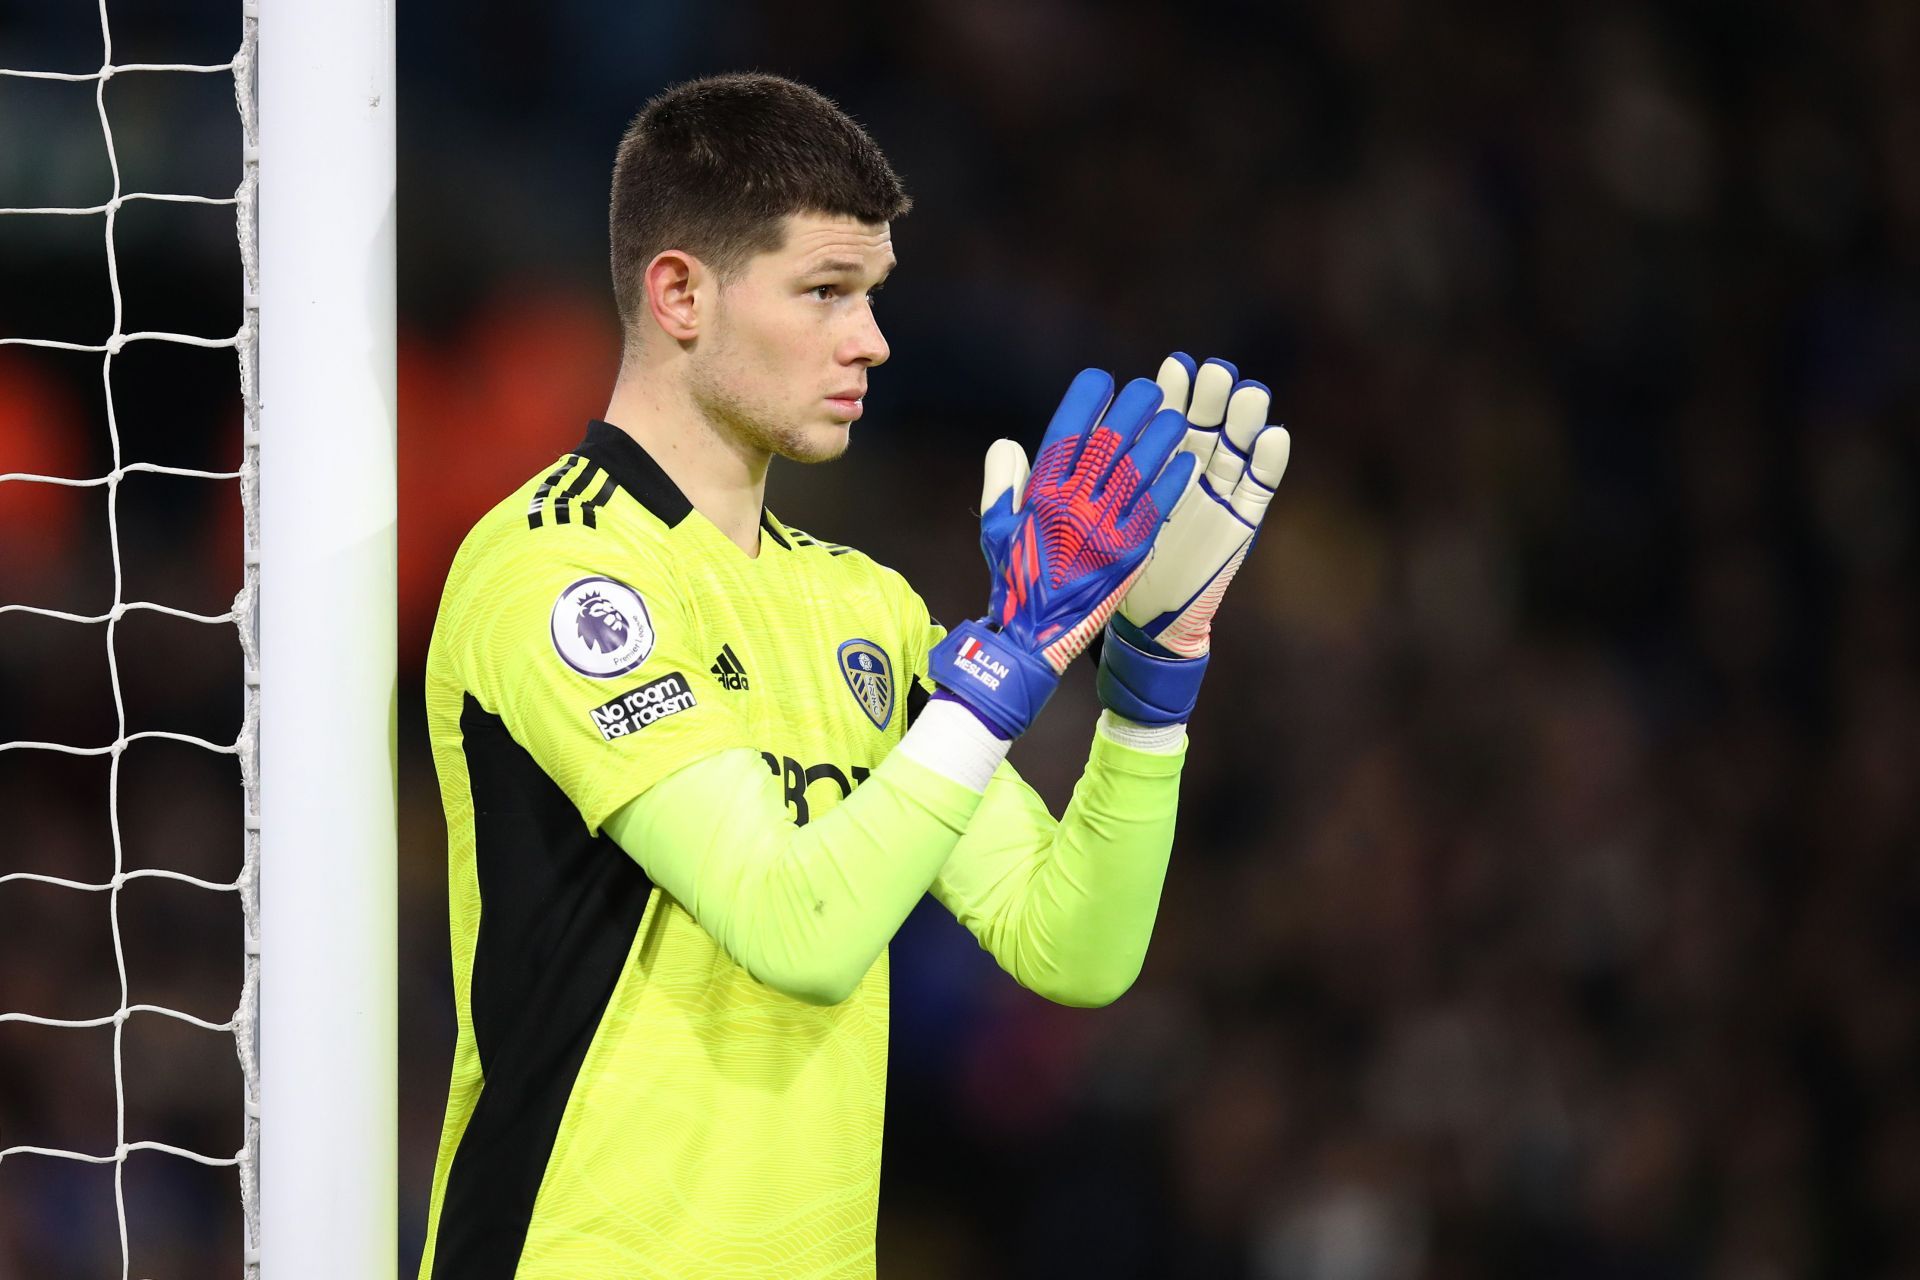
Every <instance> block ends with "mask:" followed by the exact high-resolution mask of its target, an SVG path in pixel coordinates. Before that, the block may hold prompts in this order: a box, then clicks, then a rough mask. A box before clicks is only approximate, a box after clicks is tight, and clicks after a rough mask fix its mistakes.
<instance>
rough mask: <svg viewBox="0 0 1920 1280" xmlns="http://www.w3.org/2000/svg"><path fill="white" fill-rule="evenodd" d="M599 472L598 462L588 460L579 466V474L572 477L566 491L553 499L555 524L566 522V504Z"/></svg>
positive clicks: (567, 516)
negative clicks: (584, 464)
mask: <svg viewBox="0 0 1920 1280" xmlns="http://www.w3.org/2000/svg"><path fill="white" fill-rule="evenodd" d="M599 474H600V464H599V463H597V462H589V463H587V465H586V466H584V467H582V468H580V474H579V475H577V476H575V477H574V478H573V483H572V484H570V485H568V486H567V489H566V492H565V493H562V494H561V495H560V496H559V497H558V498H555V499H554V500H553V522H554V523H555V524H565V523H567V520H568V518H569V516H570V514H571V513H570V511H569V510H568V507H567V504H568V503H569V502H572V501H573V500H574V499H575V498H577V497H579V496H580V495H581V494H583V493H585V492H586V491H587V486H588V485H589V484H592V483H593V478H594V477H595V476H597V475H599Z"/></svg>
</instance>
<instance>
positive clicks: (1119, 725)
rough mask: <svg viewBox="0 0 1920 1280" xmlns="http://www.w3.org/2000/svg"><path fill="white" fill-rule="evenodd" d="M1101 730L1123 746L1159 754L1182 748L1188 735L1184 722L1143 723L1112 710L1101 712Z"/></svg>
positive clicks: (1168, 753)
mask: <svg viewBox="0 0 1920 1280" xmlns="http://www.w3.org/2000/svg"><path fill="white" fill-rule="evenodd" d="M1099 732H1101V733H1104V734H1106V735H1107V736H1108V737H1109V738H1112V739H1113V740H1114V741H1115V742H1117V743H1119V744H1120V745H1121V746H1123V747H1132V748H1133V749H1134V750H1135V751H1152V752H1154V753H1156V754H1158V755H1172V754H1173V753H1174V752H1176V751H1178V750H1179V749H1180V740H1181V739H1182V738H1184V737H1185V736H1186V733H1187V726H1186V725H1184V724H1178V723H1176V724H1141V723H1140V722H1139V721H1137V720H1129V719H1127V718H1126V717H1125V716H1117V715H1115V714H1113V712H1111V711H1102V712H1101V713H1100V726H1099Z"/></svg>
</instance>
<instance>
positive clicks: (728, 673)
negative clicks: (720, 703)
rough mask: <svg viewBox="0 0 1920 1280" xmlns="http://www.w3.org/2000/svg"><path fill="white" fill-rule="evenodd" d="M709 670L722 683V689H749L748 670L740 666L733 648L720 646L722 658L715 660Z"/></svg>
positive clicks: (725, 645)
mask: <svg viewBox="0 0 1920 1280" xmlns="http://www.w3.org/2000/svg"><path fill="white" fill-rule="evenodd" d="M707 670H709V671H711V672H713V674H714V676H715V677H717V678H718V679H719V681H720V687H721V688H722V689H744V688H746V687H747V669H746V668H745V667H743V666H741V665H740V659H739V657H738V656H737V655H736V654H735V653H734V652H733V646H732V645H730V644H723V645H721V646H720V656H719V657H717V658H715V659H714V660H713V665H712V666H711V667H708V668H707Z"/></svg>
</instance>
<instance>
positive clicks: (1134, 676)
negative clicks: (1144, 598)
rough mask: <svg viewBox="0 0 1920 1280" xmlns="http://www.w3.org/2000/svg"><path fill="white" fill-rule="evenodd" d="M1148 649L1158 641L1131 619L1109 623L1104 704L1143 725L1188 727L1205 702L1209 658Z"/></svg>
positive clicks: (1103, 670)
mask: <svg viewBox="0 0 1920 1280" xmlns="http://www.w3.org/2000/svg"><path fill="white" fill-rule="evenodd" d="M1128 633H1131V634H1128ZM1147 645H1153V641H1152V640H1150V639H1148V638H1147V637H1146V635H1145V634H1144V633H1143V632H1141V630H1140V629H1139V628H1138V627H1134V626H1131V625H1129V624H1128V623H1127V622H1126V620H1125V619H1123V618H1119V617H1116V618H1115V619H1114V620H1113V621H1112V622H1110V623H1108V624H1107V639H1106V643H1105V644H1103V645H1102V646H1101V648H1100V679H1099V683H1098V686H1097V687H1098V689H1099V692H1100V703H1101V705H1102V706H1104V707H1106V708H1107V709H1108V710H1109V711H1112V712H1113V713H1114V714H1115V715H1117V716H1125V717H1126V718H1127V719H1129V720H1132V721H1135V722H1136V723H1139V724H1180V723H1184V722H1185V721H1187V720H1188V719H1190V718H1192V716H1193V704H1194V703H1195V702H1197V701H1199V698H1200V681H1201V680H1202V678H1204V677H1205V676H1206V674H1207V655H1205V654H1202V655H1201V656H1200V657H1198V658H1174V657H1166V656H1162V655H1161V654H1155V653H1149V652H1148V651H1147V649H1146V648H1145V646H1147ZM1153 647H1154V648H1159V646H1158V645H1153Z"/></svg>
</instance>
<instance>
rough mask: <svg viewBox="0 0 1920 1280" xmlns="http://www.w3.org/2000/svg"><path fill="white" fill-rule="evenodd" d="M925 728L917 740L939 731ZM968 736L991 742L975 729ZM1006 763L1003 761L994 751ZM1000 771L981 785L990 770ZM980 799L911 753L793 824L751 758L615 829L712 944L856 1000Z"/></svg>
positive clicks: (671, 794) (815, 990)
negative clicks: (856, 990) (801, 822)
mask: <svg viewBox="0 0 1920 1280" xmlns="http://www.w3.org/2000/svg"><path fill="white" fill-rule="evenodd" d="M943 714H944V715H946V716H949V717H953V716H958V717H969V713H968V712H965V711H962V710H960V709H959V708H958V707H953V708H951V709H949V710H948V711H947V712H944V713H937V714H934V715H931V716H927V717H923V718H922V724H921V725H920V726H916V728H915V729H913V730H911V731H910V737H911V736H912V735H922V736H925V735H930V734H934V733H937V732H938V725H937V724H934V723H931V721H938V720H939V719H940V718H941V716H942V715H943ZM955 723H956V724H959V725H960V728H959V732H960V733H962V734H970V735H972V736H976V737H977V736H979V735H980V731H978V730H977V729H975V728H973V727H971V721H970V719H968V720H967V721H964V722H961V721H956V722H955ZM993 754H994V757H995V758H997V755H998V751H997V750H996V751H994V753H993ZM992 767H993V760H992V759H988V760H987V761H986V762H985V765H984V768H983V769H981V771H980V777H982V778H984V777H985V776H986V771H987V770H990V769H992ZM980 803H981V794H980V793H979V792H978V791H976V790H973V789H971V788H970V787H968V786H966V785H963V784H962V783H960V782H957V781H954V780H953V779H952V778H950V777H946V776H943V775H942V774H941V773H938V772H935V771H934V770H933V769H930V768H928V767H926V766H925V765H923V764H921V763H919V761H917V760H916V759H914V758H913V747H912V745H911V743H910V742H909V743H902V745H901V748H898V749H896V750H894V751H893V752H891V753H889V755H888V756H887V758H886V760H884V761H883V762H882V763H881V765H880V767H879V768H878V769H876V770H875V771H874V773H873V776H872V777H870V778H868V779H867V780H866V782H864V783H863V784H861V786H860V787H859V788H857V789H856V790H855V791H854V793H853V794H852V795H850V796H849V797H848V798H847V799H845V800H844V801H842V802H841V803H839V804H838V805H836V806H834V807H833V808H832V809H831V810H829V811H828V812H827V813H825V814H823V815H822V816H820V817H819V818H817V819H815V820H814V821H813V822H811V823H809V824H807V825H805V826H795V825H794V824H793V823H791V822H790V821H788V819H787V812H786V806H785V800H784V799H783V797H782V794H781V790H780V785H779V782H778V781H777V780H776V779H775V778H774V777H773V776H772V775H771V774H770V773H769V772H768V771H767V768H766V766H765V764H764V763H763V762H762V761H761V758H760V756H759V755H758V754H757V753H755V752H752V751H749V750H744V749H737V748H736V749H732V750H727V751H721V752H717V753H714V754H712V755H709V756H707V757H705V758H703V759H701V760H698V761H696V762H694V763H693V764H690V765H688V766H686V767H685V768H682V769H680V770H678V771H676V772H674V773H672V774H670V775H669V776H667V777H666V778H663V779H662V780H660V781H659V782H657V783H655V784H654V785H653V786H652V787H651V788H649V789H648V790H647V791H646V792H645V793H644V794H642V795H640V796H639V797H637V798H636V799H634V800H632V801H631V802H629V803H628V804H626V805H625V806H623V807H622V808H621V809H620V810H619V811H618V812H616V813H615V814H614V815H613V816H612V817H610V818H609V819H608V820H607V822H606V824H605V828H604V829H605V831H606V833H607V834H608V835H610V836H612V837H613V839H614V841H615V842H616V843H617V844H619V845H620V847H621V848H622V849H624V850H626V852H627V854H628V855H629V856H630V857H632V858H633V859H634V860H635V861H636V862H638V863H639V864H640V866H641V867H642V868H643V869H644V870H645V871H646V873H647V874H648V876H649V877H651V878H652V880H653V882H654V883H655V884H657V885H659V886H660V887H661V888H662V889H664V890H665V891H666V892H667V893H669V894H671V895H672V896H673V897H674V898H675V899H676V900H677V901H678V902H679V903H680V905H681V906H683V907H685V908H686V909H687V911H688V912H689V913H690V914H691V915H692V916H693V918H694V919H695V920H697V921H699V922H700V925H701V927H702V928H704V929H705V930H706V931H707V932H708V933H709V934H710V935H712V937H713V939H714V941H716V942H717V943H719V944H720V946H721V948H722V949H723V950H724V951H726V953H727V954H728V955H729V956H731V957H732V958H733V959H734V961H735V962H737V963H738V964H740V965H741V966H742V967H743V968H745V969H746V970H747V972H749V973H751V974H752V975H753V976H754V977H755V978H757V979H759V980H760V981H761V982H764V983H766V984H767V985H768V986H770V987H773V988H774V989H775V990H777V991H781V992H783V993H785V994H787V995H790V996H793V997H795V998H796V999H801V1000H806V1001H809V1002H811V1003H815V1004H833V1003H837V1002H838V1001H840V1000H844V999H846V998H847V996H848V995H850V994H851V993H852V992H853V990H854V988H855V987H857V986H858V985H859V983H860V979H861V978H862V977H864V976H865V974H866V972H867V970H868V969H870V968H871V967H872V966H873V962H874V961H875V960H876V959H878V958H879V955H880V952H881V951H882V949H884V948H885V947H886V945H887V942H888V941H889V940H890V939H891V938H892V937H893V935H894V933H895V932H897V931H898V930H899V928H900V925H901V923H902V922H903V921H904V920H905V919H906V918H907V914H908V913H909V912H911V911H912V910H913V908H914V905H915V904H916V903H917V902H919V900H920V898H921V897H922V895H924V894H925V893H926V892H927V889H928V887H929V885H930V884H931V883H932V881H933V878H934V876H935V875H936V874H937V873H938V872H939V870H940V867H941V866H942V865H943V864H944V863H945V862H946V861H947V858H948V856H949V855H950V854H951V853H952V852H953V849H954V846H955V845H956V844H957V843H958V842H959V841H960V839H961V837H962V835H963V833H964V832H966V831H967V829H968V824H969V822H970V820H971V819H972V817H973V815H974V813H975V811H976V809H977V808H978V806H979V805H980Z"/></svg>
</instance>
